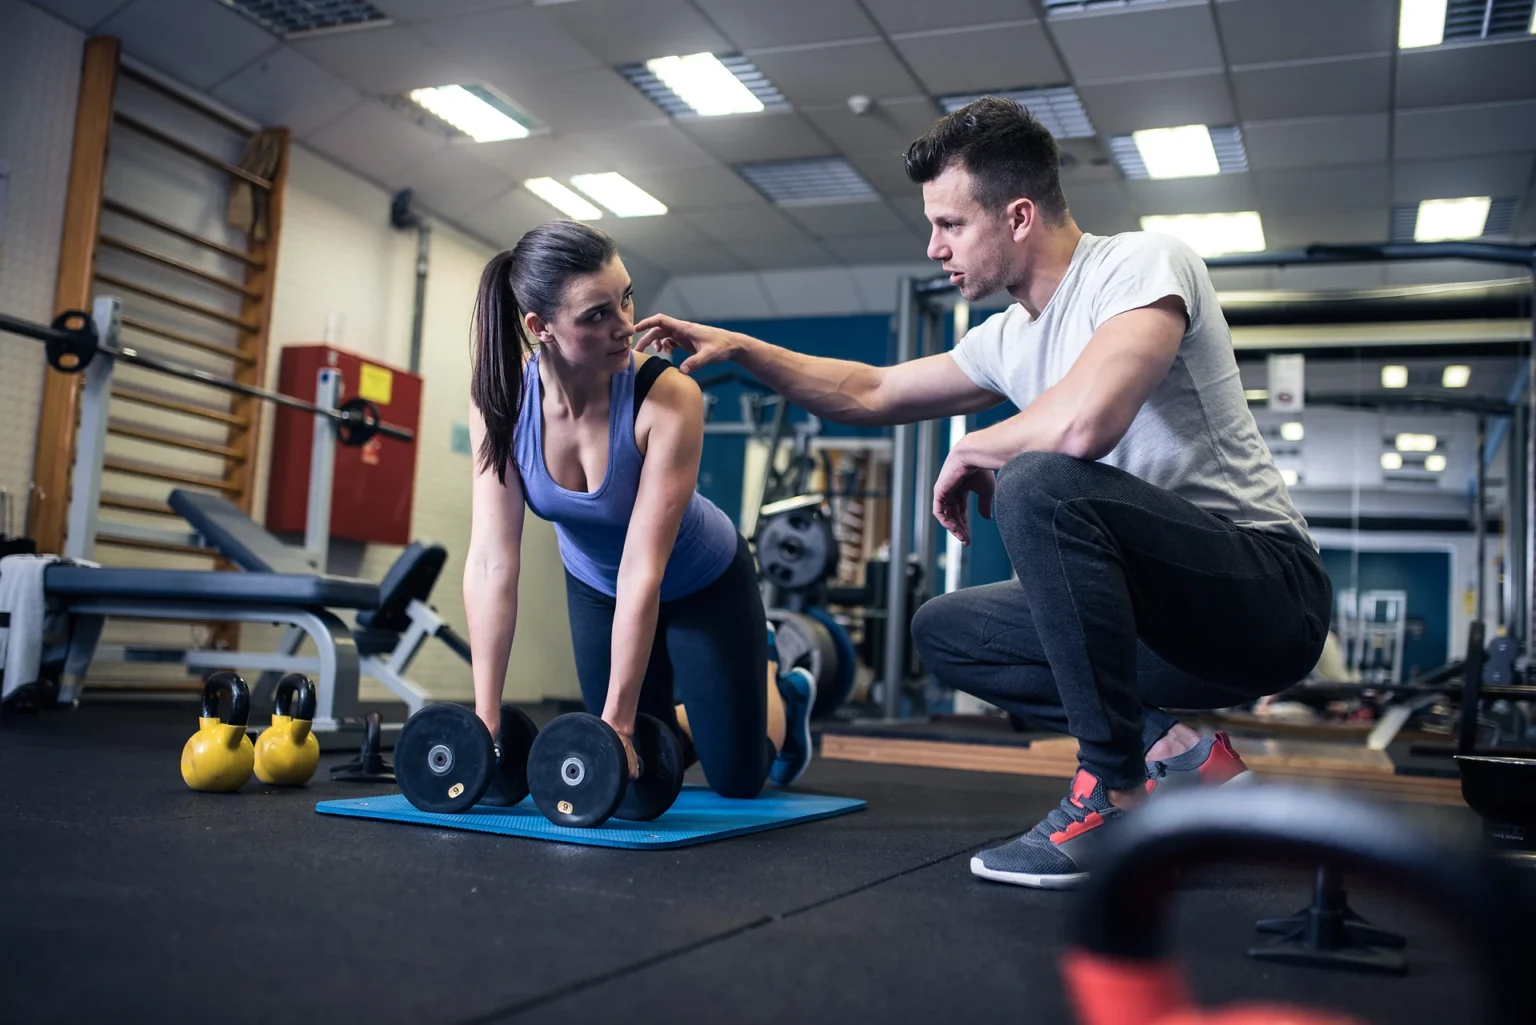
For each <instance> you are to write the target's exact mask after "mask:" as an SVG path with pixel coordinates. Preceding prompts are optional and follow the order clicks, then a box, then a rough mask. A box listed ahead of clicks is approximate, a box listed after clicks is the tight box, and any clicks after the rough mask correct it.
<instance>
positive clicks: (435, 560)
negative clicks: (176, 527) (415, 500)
mask: <svg viewBox="0 0 1536 1025" xmlns="http://www.w3.org/2000/svg"><path fill="white" fill-rule="evenodd" d="M169 503H170V506H171V508H172V509H173V510H174V511H175V512H176V513H177V514H178V515H180V516H181V517H182V518H183V519H185V520H186V521H187V522H188V523H190V524H191V525H192V527H193V529H194V530H196V531H197V533H198V534H199V535H201V536H202V538H203V540H204V542H205V543H206V544H209V545H211V546H213V547H214V548H215V549H216V550H217V551H218V552H219V554H221V555H223V556H224V557H225V558H226V559H228V560H229V561H230V562H233V563H234V564H235V565H237V566H239V567H240V568H241V569H243V570H245V571H246V573H244V574H235V576H240V577H246V576H271V575H284V574H292V575H301V574H313V573H314V572H315V568H314V567H313V566H311V564H310V562H309V557H308V554H307V553H306V552H305V551H304V550H303V549H300V548H294V547H292V546H289V545H285V544H283V542H282V541H281V540H280V539H278V538H277V537H276V535H274V534H271V533H269V532H268V531H267V530H266V529H264V528H263V527H261V526H260V525H259V524H257V523H256V521H255V520H253V519H251V518H250V517H249V516H247V515H246V514H245V513H244V512H242V511H241V510H240V508H239V507H237V506H236V505H235V504H234V503H232V502H230V501H229V500H227V499H224V498H221V497H219V496H218V495H208V494H202V493H199V492H195V491H180V490H177V491H172V492H171V494H170V498H169ZM447 559H448V552H447V550H446V549H444V548H443V546H442V545H440V544H436V543H435V542H431V541H413V542H411V544H409V545H408V546H406V549H405V550H404V551H403V552H401V553H400V557H399V558H397V559H396V560H395V562H394V565H392V566H390V568H389V572H387V573H385V574H384V579H383V581H382V582H380V583H379V585H378V588H377V598H376V599H375V601H374V602H373V604H371V605H367V606H363V605H337V606H335V607H337V608H356V609H358V610H359V611H358V614H357V628H356V630H354V631H352V635H353V638H354V640H355V641H356V645H357V655H358V659H359V675H361V676H367V677H371V678H372V679H375V680H378V681H379V682H381V683H383V684H384V685H385V686H386V687H388V688H389V689H390V690H391V691H392V692H394V694H395V695H396V696H397V697H399V698H400V700H402V701H404V702H405V704H406V707H407V709H408V714H411V715H414V714H415V713H416V712H418V711H420V710H421V708H422V706H424V705H425V704H427V703H428V702H429V701H430V700H431V698H430V696H429V695H428V694H427V692H426V691H425V690H423V689H422V688H421V686H420V685H419V684H417V683H415V682H414V681H412V680H410V679H409V678H407V677H406V675H405V672H406V669H407V668H408V667H409V666H410V664H411V661H412V660H413V659H414V658H415V657H416V654H417V652H419V651H420V650H421V646H422V645H423V644H424V643H426V641H427V639H428V638H430V637H436V638H438V639H439V640H441V641H442V642H443V643H444V644H446V645H448V647H449V648H450V649H451V650H452V651H453V652H454V653H455V654H457V655H458V656H459V657H460V658H462V659H463V660H464V661H465V662H466V663H468V662H469V645H468V643H466V642H465V641H464V639H463V638H461V637H460V636H459V635H458V634H457V633H455V632H454V631H453V629H452V628H451V627H450V626H448V624H446V623H444V622H443V620H442V618H441V617H440V616H438V614H437V612H436V611H435V610H434V609H433V608H432V606H430V605H428V604H427V599H428V598H430V597H431V594H432V588H433V587H434V586H435V585H436V583H437V578H438V576H439V574H441V573H442V570H443V564H444V563H445V562H446V561H447ZM224 575H226V576H228V575H230V574H224ZM306 635H307V631H306V630H304V629H303V628H302V627H301V626H299V625H298V624H290V625H289V627H288V629H287V630H286V631H285V632H284V634H283V639H282V640H281V641H280V642H279V644H278V647H277V654H278V655H279V656H284V657H289V656H292V655H294V654H295V653H296V652H297V651H298V650H299V648H300V646H301V645H302V644H303V643H304V638H305V636H306ZM263 668H266V667H263ZM280 677H281V673H280V672H278V671H276V670H275V667H273V670H272V671H269V672H267V673H265V674H264V675H263V676H262V678H261V680H260V681H258V683H257V685H256V687H255V688H254V690H253V693H252V701H253V702H254V703H256V704H258V705H262V706H265V705H268V704H270V703H271V701H272V696H273V691H274V690H275V688H276V686H277V681H278V679H280ZM352 694H353V703H354V705H355V695H356V687H355V685H354V688H353V691H352Z"/></svg>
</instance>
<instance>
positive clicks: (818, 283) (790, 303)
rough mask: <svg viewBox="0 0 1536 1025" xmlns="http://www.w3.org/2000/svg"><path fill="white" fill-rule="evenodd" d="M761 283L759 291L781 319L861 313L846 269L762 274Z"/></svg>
mask: <svg viewBox="0 0 1536 1025" xmlns="http://www.w3.org/2000/svg"><path fill="white" fill-rule="evenodd" d="M828 259H829V260H830V257H828ZM780 266H793V265H792V264H791V265H783V264H781V265H780ZM762 279H763V289H764V290H765V291H766V292H767V293H768V298H769V299H770V300H771V301H772V302H773V305H774V308H775V309H776V310H778V311H779V316H781V317H836V316H847V315H849V314H854V313H863V312H864V303H863V301H862V300H861V299H860V298H859V293H858V289H856V288H855V287H854V285H853V274H852V272H850V271H849V270H848V269H847V268H846V267H824V268H821V269H818V270H807V271H798V272H797V271H780V272H779V273H777V274H764V275H763V276H762Z"/></svg>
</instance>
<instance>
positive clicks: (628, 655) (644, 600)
mask: <svg viewBox="0 0 1536 1025" xmlns="http://www.w3.org/2000/svg"><path fill="white" fill-rule="evenodd" d="M660 609H661V581H660V580H654V581H653V580H649V579H646V580H640V579H636V578H633V577H626V576H625V575H624V574H623V573H622V572H621V573H620V574H619V582H618V598H617V600H616V601H615V603H614V610H613V640H612V645H613V647H612V650H611V652H610V666H611V668H610V669H609V675H608V698H607V701H606V702H605V703H604V705H603V718H604V719H606V720H608V722H609V723H610V724H612V725H615V726H616V727H622V728H629V727H632V726H633V724H634V721H635V712H636V710H637V709H638V708H639V706H640V687H641V685H642V684H643V683H644V682H645V667H646V666H647V665H649V664H650V660H651V645H652V644H653V642H654V638H655V636H656V620H657V617H658V615H659V613H660Z"/></svg>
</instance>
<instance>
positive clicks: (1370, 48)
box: [1216, 0, 1397, 64]
mask: <svg viewBox="0 0 1536 1025" xmlns="http://www.w3.org/2000/svg"><path fill="white" fill-rule="evenodd" d="M1216 20H1217V23H1218V24H1219V25H1220V27H1221V38H1222V42H1223V43H1225V44H1226V50H1227V59H1228V60H1229V61H1231V62H1232V63H1233V64H1259V63H1263V62H1266V61H1284V60H1297V59H1300V58H1305V57H1335V56H1342V55H1343V54H1361V53H1372V52H1385V51H1388V50H1391V49H1392V48H1393V46H1395V45H1396V43H1397V38H1396V35H1397V5H1396V4H1394V3H1390V2H1383V0H1217V4H1216Z"/></svg>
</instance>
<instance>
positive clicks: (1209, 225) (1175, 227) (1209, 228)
mask: <svg viewBox="0 0 1536 1025" xmlns="http://www.w3.org/2000/svg"><path fill="white" fill-rule="evenodd" d="M1141 230H1142V231H1160V232H1162V233H1163V234H1165V235H1172V236H1174V237H1175V238H1179V239H1182V240H1184V242H1186V243H1188V245H1189V247H1190V248H1191V249H1193V250H1194V251H1195V252H1197V253H1199V254H1200V255H1201V256H1220V255H1222V254H1223V253H1262V252H1263V251H1264V223H1263V221H1261V220H1260V219H1259V214H1258V212H1257V211H1255V210H1243V211H1239V212H1237V213H1229V214H1167V215H1164V214H1159V215H1154V216H1150V217H1143V218H1142V219H1141Z"/></svg>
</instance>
